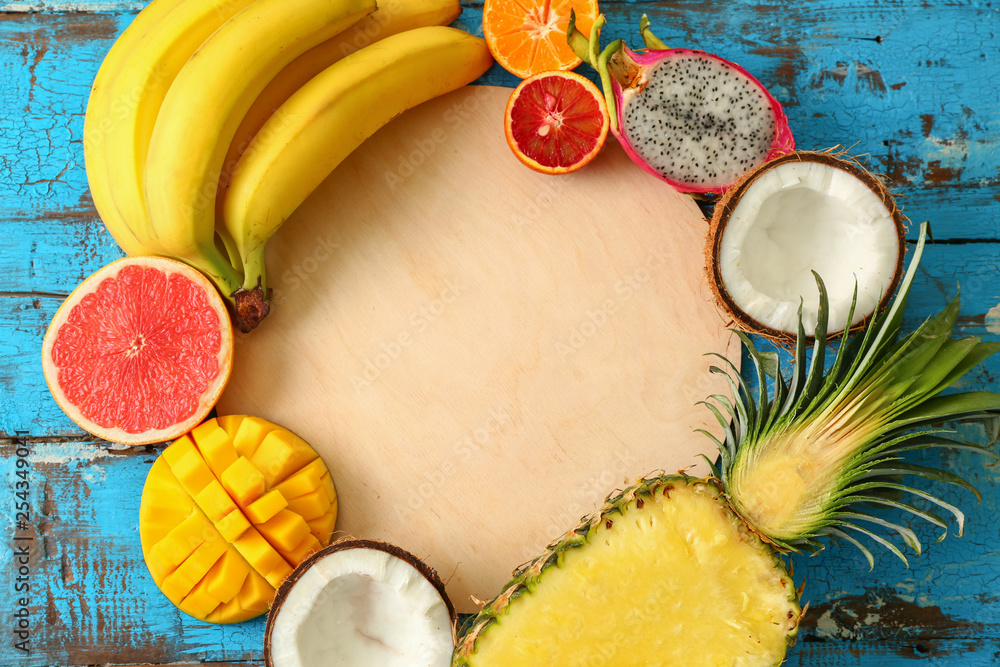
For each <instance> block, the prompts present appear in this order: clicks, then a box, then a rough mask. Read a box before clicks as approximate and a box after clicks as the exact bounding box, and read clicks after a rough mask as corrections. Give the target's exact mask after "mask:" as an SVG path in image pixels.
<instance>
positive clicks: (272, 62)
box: [145, 0, 375, 328]
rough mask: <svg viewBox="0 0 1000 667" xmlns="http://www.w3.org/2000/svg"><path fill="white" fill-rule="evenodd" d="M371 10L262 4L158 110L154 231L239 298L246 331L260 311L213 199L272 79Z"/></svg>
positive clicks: (243, 15)
mask: <svg viewBox="0 0 1000 667" xmlns="http://www.w3.org/2000/svg"><path fill="white" fill-rule="evenodd" d="M374 10H375V2H374V0H257V1H256V2H254V3H252V4H251V5H250V6H249V7H247V8H245V9H243V10H242V11H240V12H239V13H237V14H236V15H235V16H233V17H232V18H231V19H230V20H229V21H227V22H226V23H224V24H223V25H222V27H220V28H219V29H218V30H217V31H216V32H215V33H214V34H213V35H212V36H211V37H209V38H208V39H207V40H206V41H205V43H204V44H203V45H202V46H201V47H200V48H199V49H198V50H197V52H195V54H194V55H193V56H191V58H190V60H188V61H187V63H186V64H185V65H184V67H183V68H182V69H181V71H180V72H179V73H178V75H177V77H176V79H174V81H173V84H172V85H171V86H170V90H169V91H168V92H167V94H166V97H165V98H164V100H163V104H162V105H161V107H160V113H159V115H158V116H157V119H156V124H155V126H154V127H153V133H152V137H151V138H150V143H149V152H148V155H147V157H146V178H145V189H146V206H147V210H148V211H149V219H150V225H151V227H152V230H153V233H154V235H155V236H156V239H157V241H158V242H159V243H160V244H161V245H162V246H163V247H164V248H165V249H166V250H167V251H168V252H169V253H171V254H172V255H174V256H176V257H179V258H180V259H183V260H185V261H187V262H188V263H190V264H192V265H194V266H196V267H198V268H199V269H201V270H202V271H204V272H205V274H206V275H207V276H208V277H209V278H211V279H212V280H213V282H215V283H216V285H217V286H218V287H219V288H220V290H221V291H222V292H223V294H226V295H227V296H234V299H235V302H236V309H237V320H238V323H239V324H240V326H241V327H243V328H246V327H247V326H252V322H253V320H254V319H255V318H257V317H262V316H263V314H254V313H252V312H248V311H245V310H244V307H245V304H247V303H248V302H247V297H246V295H245V294H235V295H234V292H236V291H237V290H239V288H240V280H239V274H238V273H237V272H236V271H235V270H233V268H232V267H231V266H230V265H229V262H228V260H227V259H226V258H225V257H224V256H223V254H222V253H221V252H220V251H219V249H218V248H217V246H216V243H215V197H216V190H217V188H218V185H219V178H220V175H221V172H222V167H223V162H224V160H225V156H226V151H227V150H228V149H229V146H230V145H231V143H232V139H233V136H234V134H235V133H236V129H237V127H238V126H239V124H240V121H241V120H242V119H243V117H244V115H245V114H246V112H247V110H248V109H249V108H250V106H251V104H252V103H253V101H254V100H255V99H256V98H257V96H258V95H259V94H260V92H261V91H262V90H263V89H264V87H265V86H266V85H267V83H268V82H269V81H271V80H272V79H273V78H274V77H275V76H276V75H277V74H278V73H279V72H280V71H281V70H282V69H283V68H284V67H285V66H286V65H288V63H290V62H291V61H292V60H294V59H295V58H296V57H297V56H299V55H301V54H302V53H304V52H305V51H307V50H308V49H310V48H312V47H313V46H316V45H317V44H319V43H321V42H323V41H325V40H327V39H329V38H330V37H332V36H333V35H336V34H338V33H340V32H342V31H343V30H345V29H346V28H348V27H350V26H351V25H353V24H354V23H356V22H357V21H359V20H360V19H361V18H362V17H364V16H366V15H368V14H370V13H371V12H373V11H374ZM249 303H250V308H251V309H252V308H253V302H252V301H251V302H249ZM245 317H249V318H250V320H249V321H250V322H251V324H248V323H247V321H245V320H244V318H245ZM240 320H244V321H240Z"/></svg>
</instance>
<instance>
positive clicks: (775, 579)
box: [452, 474, 802, 667]
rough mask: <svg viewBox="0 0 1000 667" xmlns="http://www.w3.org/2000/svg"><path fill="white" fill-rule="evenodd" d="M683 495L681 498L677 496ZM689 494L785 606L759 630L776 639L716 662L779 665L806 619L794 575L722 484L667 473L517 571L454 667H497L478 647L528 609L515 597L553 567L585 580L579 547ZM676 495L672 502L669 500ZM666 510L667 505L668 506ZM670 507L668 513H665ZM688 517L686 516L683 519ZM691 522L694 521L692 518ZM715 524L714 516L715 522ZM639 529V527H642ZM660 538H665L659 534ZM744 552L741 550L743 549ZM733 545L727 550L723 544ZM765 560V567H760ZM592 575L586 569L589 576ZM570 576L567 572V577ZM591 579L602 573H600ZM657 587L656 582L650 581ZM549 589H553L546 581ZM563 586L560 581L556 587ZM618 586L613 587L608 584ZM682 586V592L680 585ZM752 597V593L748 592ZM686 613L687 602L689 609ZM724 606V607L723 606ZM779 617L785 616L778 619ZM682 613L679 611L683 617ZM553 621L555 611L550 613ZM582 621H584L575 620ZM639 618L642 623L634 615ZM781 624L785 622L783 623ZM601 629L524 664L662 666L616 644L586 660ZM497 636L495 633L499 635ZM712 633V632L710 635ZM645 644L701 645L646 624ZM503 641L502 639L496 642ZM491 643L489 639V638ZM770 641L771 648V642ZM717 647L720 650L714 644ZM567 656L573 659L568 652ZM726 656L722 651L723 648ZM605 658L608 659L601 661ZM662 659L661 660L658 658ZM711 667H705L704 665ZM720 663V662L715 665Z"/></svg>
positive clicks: (676, 596) (686, 648) (676, 597)
mask: <svg viewBox="0 0 1000 667" xmlns="http://www.w3.org/2000/svg"><path fill="white" fill-rule="evenodd" d="M675 494H681V495H679V496H678V495H675ZM684 494H692V495H694V496H699V497H701V498H703V499H704V502H702V503H700V504H701V505H706V503H707V506H709V507H710V510H711V512H712V513H713V514H714V515H716V516H724V517H725V518H723V519H717V520H719V521H721V522H723V524H722V525H724V526H725V525H726V524H728V528H726V529H725V530H723V531H720V533H719V534H720V538H719V539H720V540H722V534H723V533H725V532H729V533H731V534H735V535H737V536H738V537H737V540H738V541H739V542H742V543H745V545H749V546H747V547H746V549H747V553H752V554H753V557H752V560H753V561H754V565H752V566H750V567H757V568H760V570H761V572H766V573H767V576H766V577H764V578H763V579H766V581H760V582H759V583H758V582H757V580H755V583H754V586H757V585H759V586H760V588H761V589H766V593H767V595H766V596H765V597H767V598H768V599H770V600H772V601H774V600H780V603H778V606H779V607H780V609H778V610H777V611H774V614H776V615H778V616H780V619H778V618H777V616H775V617H774V618H768V619H767V620H766V622H763V623H761V626H762V627H763V630H762V633H764V634H766V633H772V634H771V636H763V635H762V636H757V637H754V638H753V639H750V638H749V637H748V638H747V640H746V641H743V643H742V646H741V647H740V648H738V649H736V648H734V652H733V654H732V656H730V657H731V659H729V657H727V658H725V661H723V662H719V663H718V664H720V665H723V664H724V665H727V666H730V665H776V664H779V663H780V662H781V660H782V658H783V656H784V654H785V651H786V650H787V647H788V645H790V644H791V643H792V642H793V641H794V639H795V636H796V633H797V630H798V623H799V619H800V617H801V612H802V610H801V608H800V606H799V600H798V594H797V592H796V590H795V586H794V584H793V583H792V580H791V578H790V577H789V575H788V572H787V569H786V567H785V564H784V561H783V560H782V558H781V557H780V556H779V555H778V553H776V552H775V551H774V550H773V549H772V548H771V547H770V546H768V545H767V544H766V543H764V542H763V541H762V540H760V538H759V537H758V536H757V535H756V534H754V533H753V532H752V531H750V530H748V529H747V528H746V527H745V525H744V524H743V523H742V522H741V521H740V520H739V518H738V517H737V516H736V515H735V514H733V513H732V511H731V508H730V507H729V505H728V503H727V501H726V499H725V498H724V496H723V495H722V492H721V487H720V485H719V483H718V481H717V480H714V479H708V480H705V479H695V478H691V477H687V476H685V475H682V474H681V475H663V476H657V477H651V478H647V479H644V480H642V481H640V482H639V483H638V484H636V485H634V486H632V487H630V488H629V489H626V490H625V491H622V492H619V493H618V494H617V495H614V496H613V497H609V498H608V499H607V501H606V502H605V504H604V506H603V507H602V509H601V510H600V511H599V512H597V513H596V514H595V515H593V516H592V517H589V518H587V519H585V520H584V521H583V522H582V523H581V524H580V525H579V526H578V527H576V528H574V529H573V530H570V531H569V532H567V533H566V534H565V535H563V536H562V537H561V538H559V539H558V540H556V541H555V542H553V543H552V544H550V545H549V547H548V548H547V549H546V550H545V552H544V553H542V554H541V555H540V556H538V557H537V558H535V559H534V560H533V561H531V562H530V563H528V564H527V565H525V566H522V567H521V568H520V569H518V570H517V571H516V572H515V573H514V575H513V578H512V579H511V581H510V582H509V583H508V584H507V586H506V587H505V588H504V590H503V592H502V593H501V594H500V595H499V596H497V597H496V598H495V599H494V600H493V601H492V602H490V603H489V604H487V605H486V606H485V607H484V608H483V610H482V611H481V612H480V613H479V615H478V616H477V617H476V618H475V619H474V621H473V624H472V627H471V629H470V630H469V632H468V633H467V634H466V635H465V637H464V638H463V640H462V641H461V643H460V644H459V646H458V647H457V649H456V651H455V656H454V659H453V663H452V664H453V667H493V665H497V666H498V667H500V663H499V662H495V661H490V660H488V659H487V660H484V659H481V657H480V656H479V655H478V654H477V649H478V648H480V642H482V641H483V638H484V637H487V636H489V633H490V632H491V628H500V627H502V626H503V625H504V624H505V623H506V624H510V623H511V622H512V621H511V617H510V615H511V614H518V610H519V609H523V608H526V607H521V606H519V603H518V599H519V598H521V597H522V596H531V595H533V594H536V592H537V591H539V588H540V587H541V586H546V583H545V581H546V579H548V580H549V581H553V579H552V578H551V577H552V576H553V575H550V574H549V573H550V572H555V570H562V571H561V572H559V573H558V574H557V575H556V576H561V575H563V573H564V572H565V570H564V567H570V568H574V567H576V568H577V569H576V574H578V575H579V576H581V577H584V578H585V577H586V574H581V571H580V570H579V567H578V566H577V565H574V564H573V563H577V564H579V563H580V562H581V561H579V560H574V559H572V558H570V557H571V556H572V555H574V551H575V550H577V549H582V548H586V547H587V546H588V545H592V551H593V550H597V549H601V548H603V547H602V545H601V544H600V542H601V541H603V540H606V539H607V540H613V538H614V530H613V525H614V523H615V522H616V521H618V520H619V519H622V518H623V516H624V525H625V526H626V527H625V528H619V530H628V529H630V528H629V522H630V521H632V520H633V519H635V520H636V521H638V520H639V518H640V517H644V516H646V515H647V514H649V515H650V516H652V514H650V512H651V511H653V510H655V509H659V508H656V504H657V503H661V504H667V503H672V504H673V505H677V502H678V500H677V498H681V499H682V500H683V498H684ZM671 496H673V499H672V498H671ZM647 506H650V507H651V508H652V509H651V510H647V511H646V512H645V513H643V509H644V508H646V507H647ZM664 506H665V505H664ZM667 509H669V508H667ZM684 519H687V517H686V516H685V517H684V518H683V519H682V521H683V520H684ZM691 520H692V521H693V520H694V519H693V516H692V518H691ZM713 520H716V519H713ZM637 525H638V524H637ZM654 530H658V531H659V530H664V528H663V527H661V526H657V527H656V528H655V529H654ZM662 534H663V533H661V535H662ZM620 539H621V540H623V541H624V540H627V539H629V538H628V537H627V536H623V537H622V538H620ZM738 546H739V547H740V548H742V547H743V546H744V545H742V544H741V545H738ZM726 548H728V547H726ZM567 561H570V565H567ZM762 563H764V564H766V565H764V566H762V565H761V564H762ZM587 574H589V572H588V573H587ZM566 576H569V575H566ZM594 576H598V575H597V574H596V573H595V575H594ZM601 583H607V582H606V578H604V579H602V580H601V581H598V582H595V587H594V588H595V590H596V589H597V588H598V584H601ZM651 583H653V584H655V583H656V582H651ZM549 585H550V586H551V585H552V584H549ZM557 585H558V584H557ZM611 585H612V586H613V585H614V584H613V583H612V584H611ZM681 588H683V587H681ZM648 592H649V590H648V589H643V590H642V591H636V599H637V600H638V599H639V598H640V596H641V595H643V594H646V593H648ZM749 592H750V593H751V594H753V593H754V591H749ZM684 598H685V593H684V591H683V590H677V591H672V590H671V591H669V592H667V593H666V594H665V597H664V596H662V595H661V596H659V597H658V600H660V601H663V600H665V599H666V600H670V601H674V602H683V601H684ZM684 608H685V609H687V605H685V607H684ZM720 609H721V607H720ZM590 611H591V612H593V613H596V614H600V613H601V609H597V608H595V609H592V610H590ZM640 611H641V607H640V606H638V604H637V606H636V607H634V608H631V609H629V611H628V612H627V613H628V614H630V615H634V614H638V613H639V612H640ZM779 612H780V614H779ZM555 613H556V614H557V615H559V616H560V618H559V619H558V620H557V622H558V623H569V622H570V620H569V618H570V613H571V612H570V610H569V609H567V608H563V609H559V610H558V611H556V612H555ZM683 613H684V612H682V614H683ZM547 615H548V616H551V614H547ZM578 618H579V617H578ZM637 618H641V615H640V616H637ZM717 618H718V621H719V622H720V623H722V624H727V623H728V624H730V625H733V627H735V625H734V624H736V623H738V620H739V619H736V618H729V617H728V616H726V615H725V614H723V615H721V617H720V616H717ZM779 620H780V622H779ZM601 625H602V624H600V623H596V624H595V623H593V622H591V623H590V624H587V625H584V626H583V627H584V628H587V629H584V630H583V631H582V632H583V634H584V635H586V637H584V636H581V637H580V641H579V642H576V643H574V645H573V646H572V648H571V649H569V650H567V652H566V653H565V654H563V653H556V654H552V653H547V654H545V655H537V656H535V655H532V656H531V658H530V659H529V662H526V663H524V664H534V663H532V662H530V660H534V659H537V660H541V661H542V662H539V663H538V664H542V663H543V662H544V663H545V664H549V663H548V662H545V661H546V660H548V661H552V660H555V661H556V662H554V663H552V664H562V665H567V666H568V665H570V664H577V663H579V664H603V665H608V667H611V666H612V665H614V666H616V667H617V666H622V667H624V666H626V665H639V664H643V665H647V666H649V667H652V666H653V665H655V664H657V663H652V662H649V657H648V655H647V656H646V657H644V658H642V659H641V660H640V659H639V658H638V656H637V655H634V654H636V653H637V652H639V651H636V650H632V651H630V650H629V649H630V648H633V649H634V648H635V647H630V646H628V645H624V646H615V647H614V649H613V652H614V654H615V658H614V660H609V659H607V655H605V654H604V653H602V651H608V650H609V649H608V644H607V643H606V642H605V643H604V644H603V646H601V647H596V648H594V649H593V650H594V651H595V653H594V654H593V655H592V656H590V657H589V658H588V654H587V651H588V648H587V647H586V646H585V644H587V642H588V641H590V640H592V639H593V638H594V637H596V636H597V634H598V633H599V631H603V630H604V628H602V627H599V626H601ZM494 631H495V630H494ZM709 632H711V631H709ZM751 634H752V633H751ZM641 637H642V641H643V642H645V643H646V644H647V646H645V647H641V648H642V651H644V652H646V653H648V652H650V651H652V652H654V653H657V654H659V649H655V650H654V649H653V648H652V647H653V646H656V645H663V646H666V647H669V646H673V647H674V648H678V649H680V650H681V651H683V655H690V653H689V652H690V651H692V650H695V651H697V650H698V646H697V645H693V646H692V645H687V644H683V642H684V639H686V638H687V637H686V635H685V637H682V638H680V642H679V643H680V644H683V646H678V645H677V644H672V643H671V642H672V641H673V640H677V639H678V638H677V637H671V629H670V628H662V629H661V630H660V631H659V632H658V631H657V630H656V629H655V627H645V629H644V630H643V631H642V633H641ZM497 639H499V638H497ZM507 639H508V642H507V643H508V644H509V643H510V642H511V641H512V642H516V643H521V645H522V646H523V640H524V638H523V637H520V636H518V637H516V638H507ZM760 639H762V640H763V641H762V643H761V644H757V643H756V642H757V640H760ZM491 641H492V638H491ZM768 642H770V643H768ZM759 646H763V647H764V648H761V649H760V651H761V652H760V655H758V657H757V658H751V657H749V656H748V654H749V653H752V652H754V651H756V650H757V649H758V647H759ZM713 648H718V647H713ZM570 652H571V653H572V655H570ZM723 652H724V651H723ZM602 656H603V657H602ZM657 659H660V658H657ZM662 659H663V660H664V662H663V663H662V664H664V665H666V664H678V663H676V662H674V659H675V658H669V656H668V651H667V650H664V651H663V653H662ZM588 660H591V661H592V660H599V663H598V662H588ZM705 664H708V663H705ZM712 664H715V663H712ZM502 667H508V664H507V662H504V663H503V666H502ZM509 667H516V666H515V663H513V662H511V663H510V665H509Z"/></svg>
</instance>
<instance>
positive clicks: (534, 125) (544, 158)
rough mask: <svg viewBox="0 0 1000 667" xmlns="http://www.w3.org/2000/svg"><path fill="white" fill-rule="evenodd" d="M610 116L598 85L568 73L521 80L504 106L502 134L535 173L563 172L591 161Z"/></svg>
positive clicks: (539, 75) (547, 74)
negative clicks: (504, 114)
mask: <svg viewBox="0 0 1000 667" xmlns="http://www.w3.org/2000/svg"><path fill="white" fill-rule="evenodd" d="M608 125H609V116H608V110H607V106H606V104H605V102H604V96H603V95H602V94H601V91H600V90H598V88H597V86H595V85H594V84H593V83H591V82H590V81H589V80H587V79H585V78H584V77H582V76H580V75H579V74H575V73H573V72H543V73H541V74H537V75H535V76H533V77H530V78H528V79H525V80H524V81H522V82H521V84H520V85H519V86H518V87H517V88H515V89H514V92H513V94H511V97H510V101H509V102H508V103H507V114H506V119H505V123H504V126H505V132H506V136H507V144H508V145H509V146H510V148H511V150H512V151H513V152H514V155H516V156H517V158H518V159H519V160H520V161H521V162H523V163H524V164H526V165H528V166H529V167H531V168H532V169H534V170H536V171H540V172H542V173H547V174H564V173H568V172H571V171H576V170H577V169H579V168H581V167H583V166H584V165H585V164H587V163H588V162H590V161H591V160H592V159H594V156H596V155H597V154H598V153H599V152H600V150H601V147H603V146H604V141H605V140H606V139H607V136H608Z"/></svg>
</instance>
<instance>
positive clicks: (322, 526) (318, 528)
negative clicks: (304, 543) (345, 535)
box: [306, 512, 337, 544]
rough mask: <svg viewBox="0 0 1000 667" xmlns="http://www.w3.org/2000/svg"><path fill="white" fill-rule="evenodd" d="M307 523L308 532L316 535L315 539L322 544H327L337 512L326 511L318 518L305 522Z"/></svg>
mask: <svg viewBox="0 0 1000 667" xmlns="http://www.w3.org/2000/svg"><path fill="white" fill-rule="evenodd" d="M306 523H307V524H308V525H309V532H311V533H312V534H313V535H315V536H316V539H317V540H319V541H320V542H322V543H323V544H329V543H330V538H331V537H333V529H334V526H336V524H337V514H336V513H335V512H327V513H326V514H324V515H323V516H321V517H320V518H318V519H313V520H312V521H307V522H306Z"/></svg>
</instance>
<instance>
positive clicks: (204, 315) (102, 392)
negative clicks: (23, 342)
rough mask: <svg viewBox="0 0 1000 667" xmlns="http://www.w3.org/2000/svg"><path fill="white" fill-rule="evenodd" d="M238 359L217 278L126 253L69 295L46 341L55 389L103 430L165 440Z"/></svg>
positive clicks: (114, 435) (126, 438)
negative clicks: (216, 281)
mask: <svg viewBox="0 0 1000 667" xmlns="http://www.w3.org/2000/svg"><path fill="white" fill-rule="evenodd" d="M232 365H233V329H232V324H231V323H230V320H229V313H228V312H227V311H226V306H225V303H223V301H222V298H221V297H220V296H219V293H218V292H217V291H216V290H215V287H214V286H213V285H212V284H211V283H210V282H209V281H208V280H207V279H206V278H205V277H204V276H202V275H201V273H199V272H198V271H196V270H195V269H193V268H191V267H190V266H188V265H187V264H183V263H181V262H178V261H176V260H172V259H166V258H163V257H126V258H125V259H120V260H118V261H116V262H112V263H111V264H108V265H107V266H105V267H103V268H102V269H99V270H98V271H97V272H96V273H94V274H93V275H92V276H90V277H89V278H87V279H86V280H84V281H83V282H82V283H80V285H79V286H78V287H77V288H76V289H75V290H73V293H72V294H70V295H69V297H68V298H67V299H66V301H64V302H63V304H62V306H60V308H59V310H58V311H56V314H55V317H53V318H52V323H51V324H50V325H49V329H48V331H47V332H46V334H45V339H44V341H43V342H42V367H43V369H44V372H45V381H46V382H47V383H48V385H49V391H51V392H52V396H53V397H54V398H55V399H56V402H57V403H58V404H59V407H61V408H62V409H63V411H64V412H65V413H66V415H67V416H69V418H70V419H72V420H73V421H74V422H76V423H77V424H78V425H79V426H80V427H81V428H83V429H84V430H86V431H88V432H90V433H92V434H94V435H96V436H97V437H99V438H102V439H104V440H110V441H113V442H119V443H123V444H128V445H145V444H150V443H154V442H164V441H167V440H173V439H174V438H176V437H178V436H180V435H182V434H184V433H186V432H188V431H190V430H191V429H192V428H193V427H195V426H196V425H198V424H199V423H200V422H201V421H202V420H204V419H205V417H206V416H207V415H208V413H209V412H210V411H211V409H212V407H213V406H214V405H215V403H216V401H217V400H218V398H219V395H220V394H221V393H222V390H223V388H225V385H226V382H227V381H228V380H229V374H230V371H231V370H232Z"/></svg>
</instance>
